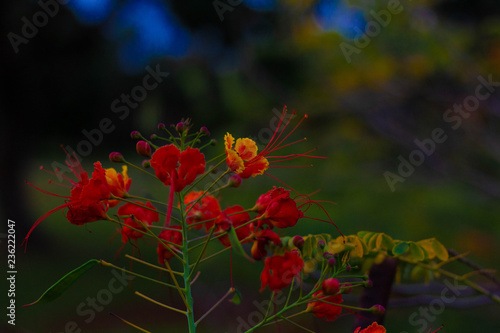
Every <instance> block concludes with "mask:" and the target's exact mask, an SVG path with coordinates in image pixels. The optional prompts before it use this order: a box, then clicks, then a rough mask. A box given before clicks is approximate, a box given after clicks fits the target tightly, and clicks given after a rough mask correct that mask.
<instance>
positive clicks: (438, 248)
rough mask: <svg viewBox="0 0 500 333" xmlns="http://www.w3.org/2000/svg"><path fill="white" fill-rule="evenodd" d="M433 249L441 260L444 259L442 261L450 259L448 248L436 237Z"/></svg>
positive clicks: (433, 241)
mask: <svg viewBox="0 0 500 333" xmlns="http://www.w3.org/2000/svg"><path fill="white" fill-rule="evenodd" d="M432 249H433V250H434V252H435V253H436V256H437V257H438V258H439V259H440V260H442V261H447V260H448V258H449V255H448V250H447V249H446V248H445V247H444V245H443V244H441V243H440V242H439V241H438V240H436V239H433V240H432Z"/></svg>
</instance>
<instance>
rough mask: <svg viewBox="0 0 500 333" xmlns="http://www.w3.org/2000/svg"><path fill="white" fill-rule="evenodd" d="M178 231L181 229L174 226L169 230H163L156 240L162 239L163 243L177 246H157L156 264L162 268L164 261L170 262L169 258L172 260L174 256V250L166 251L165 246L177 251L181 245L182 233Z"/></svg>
mask: <svg viewBox="0 0 500 333" xmlns="http://www.w3.org/2000/svg"><path fill="white" fill-rule="evenodd" d="M172 229H176V230H172ZM178 230H181V227H180V226H178V225H176V226H173V227H171V228H170V229H165V230H163V231H162V232H160V234H159V235H158V238H160V239H163V240H164V241H167V242H170V243H173V244H177V246H175V245H172V244H168V245H164V244H163V243H159V244H158V248H157V253H158V262H159V263H160V265H162V266H165V260H170V258H172V257H173V256H174V254H173V253H172V251H175V250H169V249H167V246H168V247H169V248H170V249H173V248H176V249H179V248H180V246H181V244H182V233H181V232H180V231H178Z"/></svg>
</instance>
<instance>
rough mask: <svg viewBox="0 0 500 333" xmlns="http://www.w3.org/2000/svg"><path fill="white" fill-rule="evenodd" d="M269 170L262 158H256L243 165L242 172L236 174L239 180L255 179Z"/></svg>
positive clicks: (264, 159)
mask: <svg viewBox="0 0 500 333" xmlns="http://www.w3.org/2000/svg"><path fill="white" fill-rule="evenodd" d="M268 168H269V161H268V160H267V159H266V158H264V157H262V156H257V157H256V158H254V159H252V160H251V161H248V162H245V163H244V169H243V171H242V172H239V173H238V172H236V173H237V174H238V175H239V176H240V177H241V178H249V177H255V176H258V175H262V174H264V172H265V171H266V170H267V169H268Z"/></svg>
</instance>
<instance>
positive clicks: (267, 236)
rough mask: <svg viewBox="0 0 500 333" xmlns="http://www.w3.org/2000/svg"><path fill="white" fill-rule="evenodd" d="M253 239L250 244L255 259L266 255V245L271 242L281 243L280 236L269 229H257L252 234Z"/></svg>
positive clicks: (278, 244)
mask: <svg viewBox="0 0 500 333" xmlns="http://www.w3.org/2000/svg"><path fill="white" fill-rule="evenodd" d="M254 237H255V241H254V242H253V245H252V250H251V253H252V257H253V258H254V259H255V260H261V259H262V258H264V257H265V256H266V255H267V251H266V245H267V244H269V242H273V243H274V244H275V245H277V246H280V245H281V238H280V236H278V235H277V234H276V233H275V232H274V231H272V230H270V229H263V230H259V231H257V232H256V233H255V234H254Z"/></svg>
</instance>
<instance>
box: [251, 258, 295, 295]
mask: <svg viewBox="0 0 500 333" xmlns="http://www.w3.org/2000/svg"><path fill="white" fill-rule="evenodd" d="M302 268H304V262H303V261H302V258H300V256H299V254H298V252H297V251H292V252H285V254H284V255H282V256H279V255H275V256H273V257H269V258H266V261H265V263H264V270H263V271H262V274H261V275H260V280H261V282H262V284H261V288H260V291H263V290H264V288H265V287H266V286H267V285H269V289H271V290H272V291H275V292H277V291H280V290H281V289H283V288H285V287H288V286H289V285H290V283H292V280H293V278H294V277H295V276H297V275H298V274H299V273H300V271H302Z"/></svg>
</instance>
